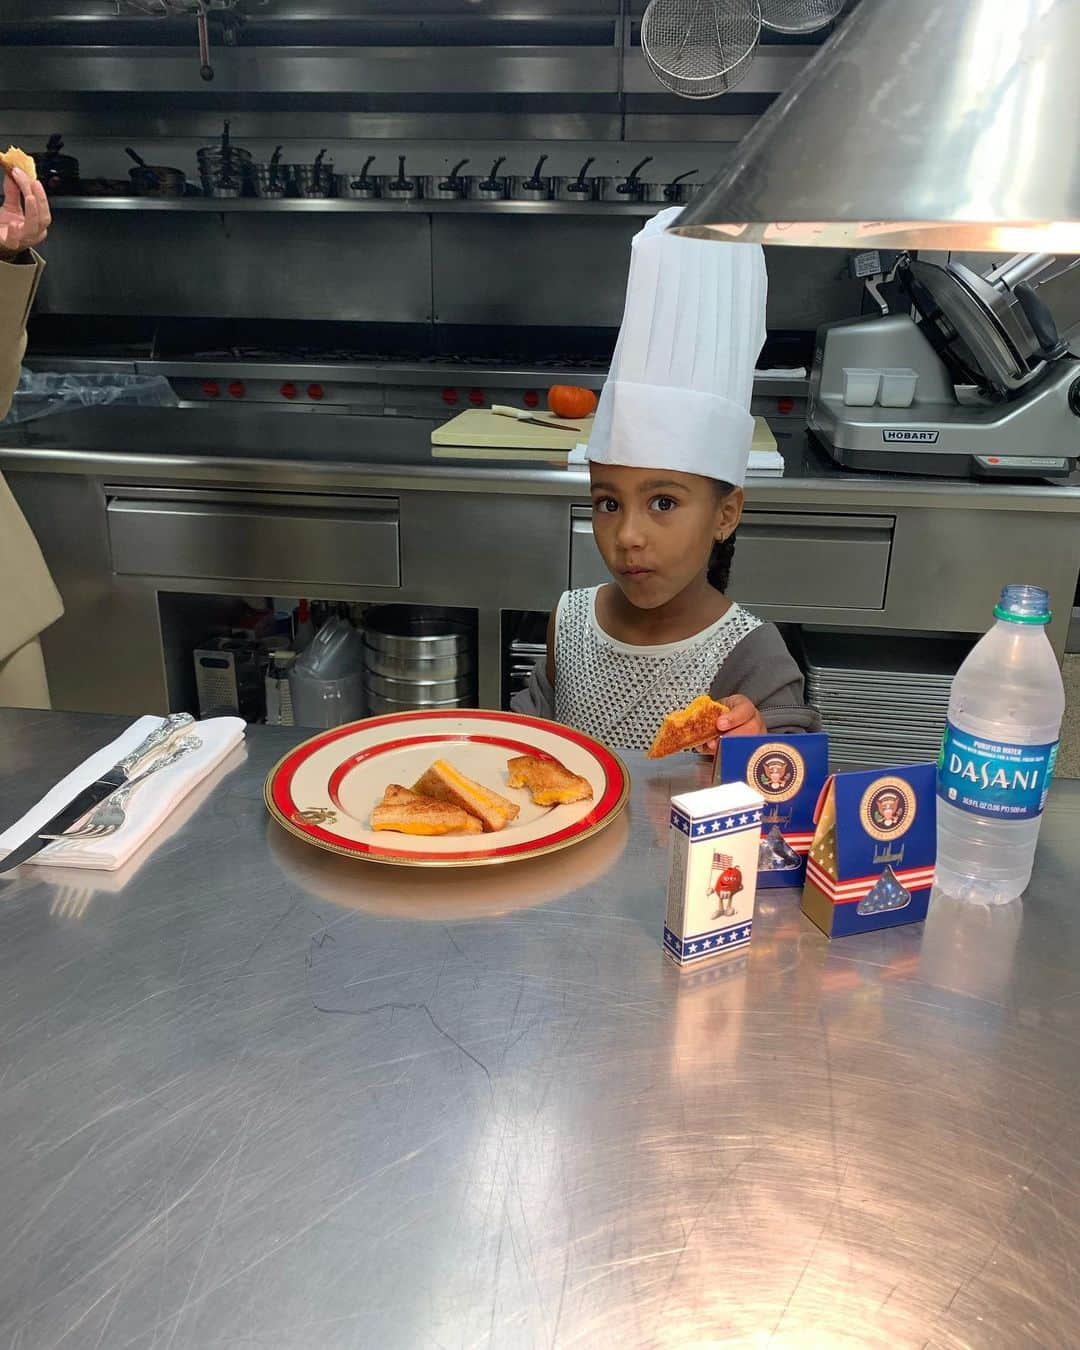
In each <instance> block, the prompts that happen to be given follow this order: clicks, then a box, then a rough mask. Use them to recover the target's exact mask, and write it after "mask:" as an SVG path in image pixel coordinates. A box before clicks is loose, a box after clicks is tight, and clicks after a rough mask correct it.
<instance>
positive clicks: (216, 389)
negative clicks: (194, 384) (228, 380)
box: [202, 380, 221, 398]
mask: <svg viewBox="0 0 1080 1350" xmlns="http://www.w3.org/2000/svg"><path fill="white" fill-rule="evenodd" d="M202 391H203V393H204V394H205V395H206V397H207V398H217V396H218V395H219V394H220V393H221V387H220V385H219V384H218V382H217V380H203V386H202Z"/></svg>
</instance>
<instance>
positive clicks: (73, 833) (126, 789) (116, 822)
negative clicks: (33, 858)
mask: <svg viewBox="0 0 1080 1350" xmlns="http://www.w3.org/2000/svg"><path fill="white" fill-rule="evenodd" d="M201 745H202V741H201V740H199V738H198V736H183V737H181V739H180V740H178V741H177V742H176V744H175V746H174V747H173V749H172V750H170V751H169V752H168V753H167V754H165V755H162V756H161V758H160V759H156V760H155V761H154V762H153V764H151V765H150V767H149V768H148V769H144V770H143V771H142V773H140V774H136V775H135V777H134V778H131V779H129V780H128V781H127V782H126V783H125V784H124V786H123V787H121V788H118V789H117V790H116V791H115V792H114V793H113V794H112V796H111V797H106V798H105V800H104V801H101V802H98V804H97V806H95V807H94V809H93V811H91V813H90V815H89V816H88V817H87V818H86V820H85V821H84V822H83V823H82V824H81V825H80V826H79V827H78V828H77V829H74V830H68V832H67V833H66V834H58V835H54V836H53V838H54V839H55V840H56V842H55V843H53V844H50V845H49V847H48V849H43V850H42V853H43V854H45V853H48V854H50V855H51V854H56V853H59V852H62V851H63V849H64V848H65V847H66V846H67V845H68V844H70V843H73V842H74V841H76V840H83V839H104V838H105V837H106V836H107V835H110V834H115V833H116V831H117V830H118V829H119V828H120V826H121V825H123V823H124V821H125V820H126V819H127V812H126V807H127V804H128V801H129V800H130V798H131V794H132V793H133V792H134V791H135V790H136V788H138V787H140V786H141V785H142V784H143V783H145V782H146V780H147V779H148V778H151V777H152V776H153V775H154V774H155V773H158V772H159V771H160V770H161V769H166V768H168V767H169V765H170V764H175V763H176V762H177V760H180V759H183V758H184V756H185V755H189V754H191V752H192V750H197V749H199V747H200V746H201Z"/></svg>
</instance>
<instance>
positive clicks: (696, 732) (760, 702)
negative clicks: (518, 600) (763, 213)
mask: <svg viewBox="0 0 1080 1350" xmlns="http://www.w3.org/2000/svg"><path fill="white" fill-rule="evenodd" d="M678 214H679V210H678V208H675V209H674V210H671V211H663V212H661V213H660V214H659V215H658V216H656V217H654V218H653V220H651V221H650V222H649V223H648V224H647V225H646V226H645V228H644V229H643V230H642V231H641V232H640V233H639V234H638V235H636V236H635V238H634V241H633V246H632V249H631V258H630V277H629V281H628V283H627V292H626V307H625V309H624V311H623V321H622V328H621V329H620V332H619V340H618V343H617V344H616V347H615V355H614V358H613V360H612V364H611V372H610V374H609V376H608V380H607V383H606V384H605V385H604V390H603V393H602V394H601V396H600V404H599V407H598V408H597V412H596V418H595V421H594V423H593V429H592V434H591V435H590V438H589V447H588V458H589V478H590V484H591V491H592V504H593V534H594V536H595V538H596V543H597V546H598V548H599V550H600V554H601V556H602V557H603V559H604V563H605V565H606V566H607V569H608V571H609V572H610V574H611V581H610V582H609V583H608V584H607V585H606V586H598V587H595V588H593V589H590V590H579V591H568V592H567V593H565V594H564V595H563V597H562V599H561V600H560V601H559V604H558V607H557V608H556V610H555V612H554V613H553V614H552V616H551V621H550V623H549V625H548V643H547V659H546V661H544V662H541V663H540V664H538V665H537V668H536V670H535V671H534V672H533V676H532V679H531V680H530V683H529V686H528V688H527V689H525V690H523V691H522V692H521V693H520V694H517V695H515V696H514V698H513V699H512V700H511V706H512V707H513V708H514V710H515V711H516V712H521V713H527V714H532V715H534V716H541V717H549V718H550V717H554V718H555V720H556V721H559V722H564V723H567V724H569V725H571V726H575V727H578V728H580V729H581V730H582V731H585V732H587V733H588V734H589V735H591V736H594V737H596V738H597V739H598V740H601V741H607V742H608V743H610V744H613V745H618V746H623V747H627V748H630V749H639V750H649V749H650V747H653V749H652V753H653V754H656V755H659V754H666V753H669V751H668V750H667V749H664V748H658V747H661V746H668V745H670V746H671V747H672V748H678V747H676V745H675V742H676V741H678V742H679V745H681V744H682V743H683V742H684V741H685V740H686V739H687V738H689V737H691V736H692V737H694V738H695V739H694V741H693V745H694V747H696V748H699V749H706V750H713V749H715V747H716V743H717V740H718V738H719V737H720V736H722V735H733V734H743V735H763V734H765V733H766V732H777V733H791V732H795V731H815V730H817V729H818V727H819V725H820V719H819V718H818V715H817V713H816V712H815V711H814V710H813V709H812V708H808V707H807V706H806V704H805V701H804V697H803V678H802V674H801V672H800V671H799V668H798V666H797V665H796V664H795V662H794V660H793V659H792V657H791V655H790V654H789V652H788V650H787V648H786V647H785V645H784V642H783V639H782V638H781V636H780V633H779V631H778V630H777V629H776V628H775V627H774V626H773V625H772V624H768V623H763V622H762V621H761V620H760V619H758V618H756V617H755V616H754V615H753V614H750V613H749V612H748V611H747V610H745V609H743V608H742V607H741V606H740V605H739V604H737V603H736V602H735V601H733V600H731V599H729V598H728V596H727V595H726V594H725V592H726V590H727V585H728V577H729V574H730V571H731V566H732V559H733V557H734V554H735V532H736V529H737V527H738V524H739V519H740V517H741V515H742V509H743V491H742V486H741V484H742V482H743V480H744V478H745V476H746V465H747V460H748V458H749V453H750V443H751V441H752V439H753V434H754V419H753V417H752V416H751V415H750V398H751V394H752V392H753V385H754V364H755V361H756V359H757V356H758V353H759V352H760V350H761V346H762V343H763V341H764V339H765V291H766V275H765V260H764V255H763V253H762V250H761V248H760V247H759V246H758V245H757V244H734V243H727V242H721V241H719V240H716V241H712V240H700V239H690V238H682V237H680V236H678V235H673V234H667V233H666V232H665V231H666V229H667V227H668V226H669V225H671V224H673V222H674V220H675V218H676V217H677V216H678ZM702 699H707V700H709V702H710V703H714V704H715V705H717V706H711V707H710V706H708V705H707V704H705V703H702V702H701V701H700V700H702ZM719 705H723V706H722V707H721V706H719ZM679 709H682V710H684V712H685V714H686V716H685V718H684V720H681V721H680V720H679V719H680V718H683V714H682V713H679V711H678V710H679ZM691 709H693V712H692V713H691V711H690V710H691ZM672 714H674V720H673V721H671V722H668V723H665V719H667V718H669V717H670V716H671V715H672ZM662 724H664V726H665V729H664V730H663V731H662V732H661V733H660V734H659V735H658V728H660V727H661V725H662ZM696 738H700V739H696Z"/></svg>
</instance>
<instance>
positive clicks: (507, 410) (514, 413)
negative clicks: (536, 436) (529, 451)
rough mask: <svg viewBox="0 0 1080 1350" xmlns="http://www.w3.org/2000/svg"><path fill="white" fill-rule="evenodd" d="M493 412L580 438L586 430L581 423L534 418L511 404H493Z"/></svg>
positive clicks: (499, 415)
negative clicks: (572, 433)
mask: <svg viewBox="0 0 1080 1350" xmlns="http://www.w3.org/2000/svg"><path fill="white" fill-rule="evenodd" d="M491 411H492V412H493V413H495V414H496V416H498V417H513V418H515V419H516V420H517V421H518V422H531V423H532V425H533V426H536V427H553V428H554V429H555V430H556V431H576V432H577V433H578V435H579V436H580V435H581V433H582V431H583V430H584V428H583V427H582V426H581V424H580V423H577V424H573V423H570V422H550V421H548V419H547V418H546V417H534V416H533V415H532V413H528V412H526V411H525V409H524V408H511V407H510V406H509V404H506V403H493V404H492V405H491Z"/></svg>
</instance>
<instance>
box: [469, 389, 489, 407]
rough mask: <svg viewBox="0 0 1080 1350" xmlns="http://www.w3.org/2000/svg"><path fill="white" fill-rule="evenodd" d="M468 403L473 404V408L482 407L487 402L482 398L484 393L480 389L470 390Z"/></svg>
mask: <svg viewBox="0 0 1080 1350" xmlns="http://www.w3.org/2000/svg"><path fill="white" fill-rule="evenodd" d="M469 402H470V403H471V404H473V406H474V407H477V408H480V407H482V406H483V405H484V404H485V403H486V402H487V399H486V398H484V391H483V390H482V389H470V390H469Z"/></svg>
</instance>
